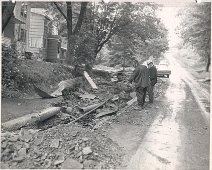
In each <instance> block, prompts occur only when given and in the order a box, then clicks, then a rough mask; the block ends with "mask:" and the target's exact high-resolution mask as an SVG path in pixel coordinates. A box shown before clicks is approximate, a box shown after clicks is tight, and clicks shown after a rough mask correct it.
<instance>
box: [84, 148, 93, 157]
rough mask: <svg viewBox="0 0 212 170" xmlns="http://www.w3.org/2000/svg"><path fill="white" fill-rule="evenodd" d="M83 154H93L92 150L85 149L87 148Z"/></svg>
mask: <svg viewBox="0 0 212 170" xmlns="http://www.w3.org/2000/svg"><path fill="white" fill-rule="evenodd" d="M82 153H83V154H84V155H88V154H91V153H92V150H91V148H90V147H85V148H83V150H82Z"/></svg>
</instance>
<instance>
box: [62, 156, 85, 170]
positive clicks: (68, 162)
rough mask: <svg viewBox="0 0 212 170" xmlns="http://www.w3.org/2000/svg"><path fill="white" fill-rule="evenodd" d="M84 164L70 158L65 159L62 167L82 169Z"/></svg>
mask: <svg viewBox="0 0 212 170" xmlns="http://www.w3.org/2000/svg"><path fill="white" fill-rule="evenodd" d="M82 168H83V165H82V164H81V163H80V162H78V161H76V160H74V159H71V158H68V159H66V160H65V161H64V163H63V164H62V167H61V169H82Z"/></svg>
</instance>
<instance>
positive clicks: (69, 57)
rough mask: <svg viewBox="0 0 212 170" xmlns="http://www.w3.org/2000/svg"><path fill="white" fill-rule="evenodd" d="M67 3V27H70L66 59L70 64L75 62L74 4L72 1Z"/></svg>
mask: <svg viewBox="0 0 212 170" xmlns="http://www.w3.org/2000/svg"><path fill="white" fill-rule="evenodd" d="M66 4H67V19H68V21H67V29H68V43H67V54H66V61H67V63H68V64H72V63H73V59H72V56H73V50H71V49H73V47H72V46H71V44H72V43H71V42H72V34H73V31H72V4H71V2H66Z"/></svg>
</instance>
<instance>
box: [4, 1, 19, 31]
mask: <svg viewBox="0 0 212 170" xmlns="http://www.w3.org/2000/svg"><path fill="white" fill-rule="evenodd" d="M15 5H16V2H15V3H12V2H11V1H9V2H2V32H4V29H5V28H6V26H7V24H8V23H9V21H10V19H11V18H12V16H14V13H13V11H14V8H15Z"/></svg>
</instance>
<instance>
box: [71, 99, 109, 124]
mask: <svg viewBox="0 0 212 170" xmlns="http://www.w3.org/2000/svg"><path fill="white" fill-rule="evenodd" d="M111 98H112V96H111V97H109V98H108V99H107V100H105V101H104V102H102V103H100V104H99V105H97V106H96V107H95V108H93V109H92V110H90V111H88V112H87V113H85V114H84V115H82V116H80V117H78V118H77V119H75V120H73V121H72V122H70V124H71V123H74V122H76V121H78V120H79V119H81V118H83V117H84V116H86V115H88V114H89V113H92V112H93V111H95V110H96V109H98V108H99V107H101V106H102V105H104V104H105V103H106V102H107V101H108V100H110V99H111Z"/></svg>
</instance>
